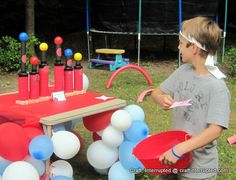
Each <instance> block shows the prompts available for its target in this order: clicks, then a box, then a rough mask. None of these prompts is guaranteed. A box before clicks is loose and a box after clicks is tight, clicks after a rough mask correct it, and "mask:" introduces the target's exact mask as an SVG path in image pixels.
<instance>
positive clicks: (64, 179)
mask: <svg viewBox="0 0 236 180" xmlns="http://www.w3.org/2000/svg"><path fill="white" fill-rule="evenodd" d="M51 180H74V178H73V177H68V176H54V177H52V178H51Z"/></svg>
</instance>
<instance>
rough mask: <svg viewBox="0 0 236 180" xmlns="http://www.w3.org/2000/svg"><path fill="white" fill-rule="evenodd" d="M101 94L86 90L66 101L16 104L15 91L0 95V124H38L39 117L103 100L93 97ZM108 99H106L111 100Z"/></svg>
mask: <svg viewBox="0 0 236 180" xmlns="http://www.w3.org/2000/svg"><path fill="white" fill-rule="evenodd" d="M101 95H102V94H96V93H91V92H86V93H85V94H81V95H75V96H70V97H67V100H66V101H61V102H54V101H53V100H49V101H44V102H39V103H35V104H28V105H20V104H16V100H17V93H13V94H6V95H1V96H0V124H1V123H4V122H14V123H17V124H19V125H21V126H23V127H26V126H35V127H38V126H39V120H40V118H41V117H46V116H50V115H54V114H58V113H63V112H67V111H71V110H75V109H78V108H83V107H86V106H90V105H95V104H99V103H102V102H104V100H101V99H95V97H99V96H101ZM112 99H114V98H111V99H108V100H106V101H109V100H112Z"/></svg>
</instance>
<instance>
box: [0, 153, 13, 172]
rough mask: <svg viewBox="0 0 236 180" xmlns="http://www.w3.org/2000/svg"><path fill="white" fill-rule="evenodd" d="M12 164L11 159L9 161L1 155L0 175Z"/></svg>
mask: <svg viewBox="0 0 236 180" xmlns="http://www.w3.org/2000/svg"><path fill="white" fill-rule="evenodd" d="M10 164H11V161H8V160H6V159H4V158H2V157H1V156H0V176H1V175H2V174H3V172H4V171H5V169H6V168H7V166H8V165H10Z"/></svg>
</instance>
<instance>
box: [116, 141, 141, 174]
mask: <svg viewBox="0 0 236 180" xmlns="http://www.w3.org/2000/svg"><path fill="white" fill-rule="evenodd" d="M136 145H137V143H135V142H131V141H124V142H123V143H122V144H121V145H120V147H119V160H120V162H121V164H122V166H123V167H124V168H125V169H126V170H128V171H130V172H134V173H135V172H140V171H141V170H143V169H144V166H143V164H142V163H141V162H140V161H139V160H138V159H137V158H136V157H135V156H134V155H133V148H134V147H135V146H136Z"/></svg>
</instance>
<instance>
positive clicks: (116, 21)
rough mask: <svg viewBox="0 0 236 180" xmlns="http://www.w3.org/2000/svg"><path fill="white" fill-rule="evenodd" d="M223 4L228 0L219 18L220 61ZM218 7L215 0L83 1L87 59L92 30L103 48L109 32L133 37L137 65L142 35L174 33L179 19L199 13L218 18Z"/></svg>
mask: <svg viewBox="0 0 236 180" xmlns="http://www.w3.org/2000/svg"><path fill="white" fill-rule="evenodd" d="M227 6H228V0H225V15H224V16H225V18H224V20H223V17H222V18H221V19H220V21H221V22H222V24H223V21H224V28H223V29H224V34H223V37H222V38H223V44H222V46H223V47H222V61H223V58H224V47H225V38H226V24H227ZM104 9H105V10H104ZM218 9H219V1H215V0H209V1H208V2H207V3H204V2H203V1H200V0H196V1H194V2H191V3H189V2H188V1H186V0H178V1H175V0H166V1H163V0H156V1H147V0H139V1H136V0H129V1H119V0H117V1H114V0H113V1H106V0H100V1H94V0H86V31H87V43H88V58H89V61H90V50H91V47H90V44H91V43H92V47H93V45H94V44H93V41H92V40H93V38H92V35H93V34H95V33H96V34H102V35H104V39H105V44H106V48H108V40H109V37H110V35H134V36H137V42H138V43H137V49H138V57H137V61H138V65H139V64H140V54H141V51H140V49H141V37H142V35H155V36H156V35H158V36H162V37H166V36H170V35H174V36H178V34H179V31H180V30H181V24H182V21H183V20H185V19H190V18H192V17H195V16H200V15H201V16H208V17H212V18H214V19H216V21H218V19H219V18H218ZM91 12H92V13H91ZM90 14H93V16H90ZM137 15H138V16H137ZM164 43H165V39H164ZM164 45H165V44H164ZM179 64H180V57H179Z"/></svg>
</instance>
